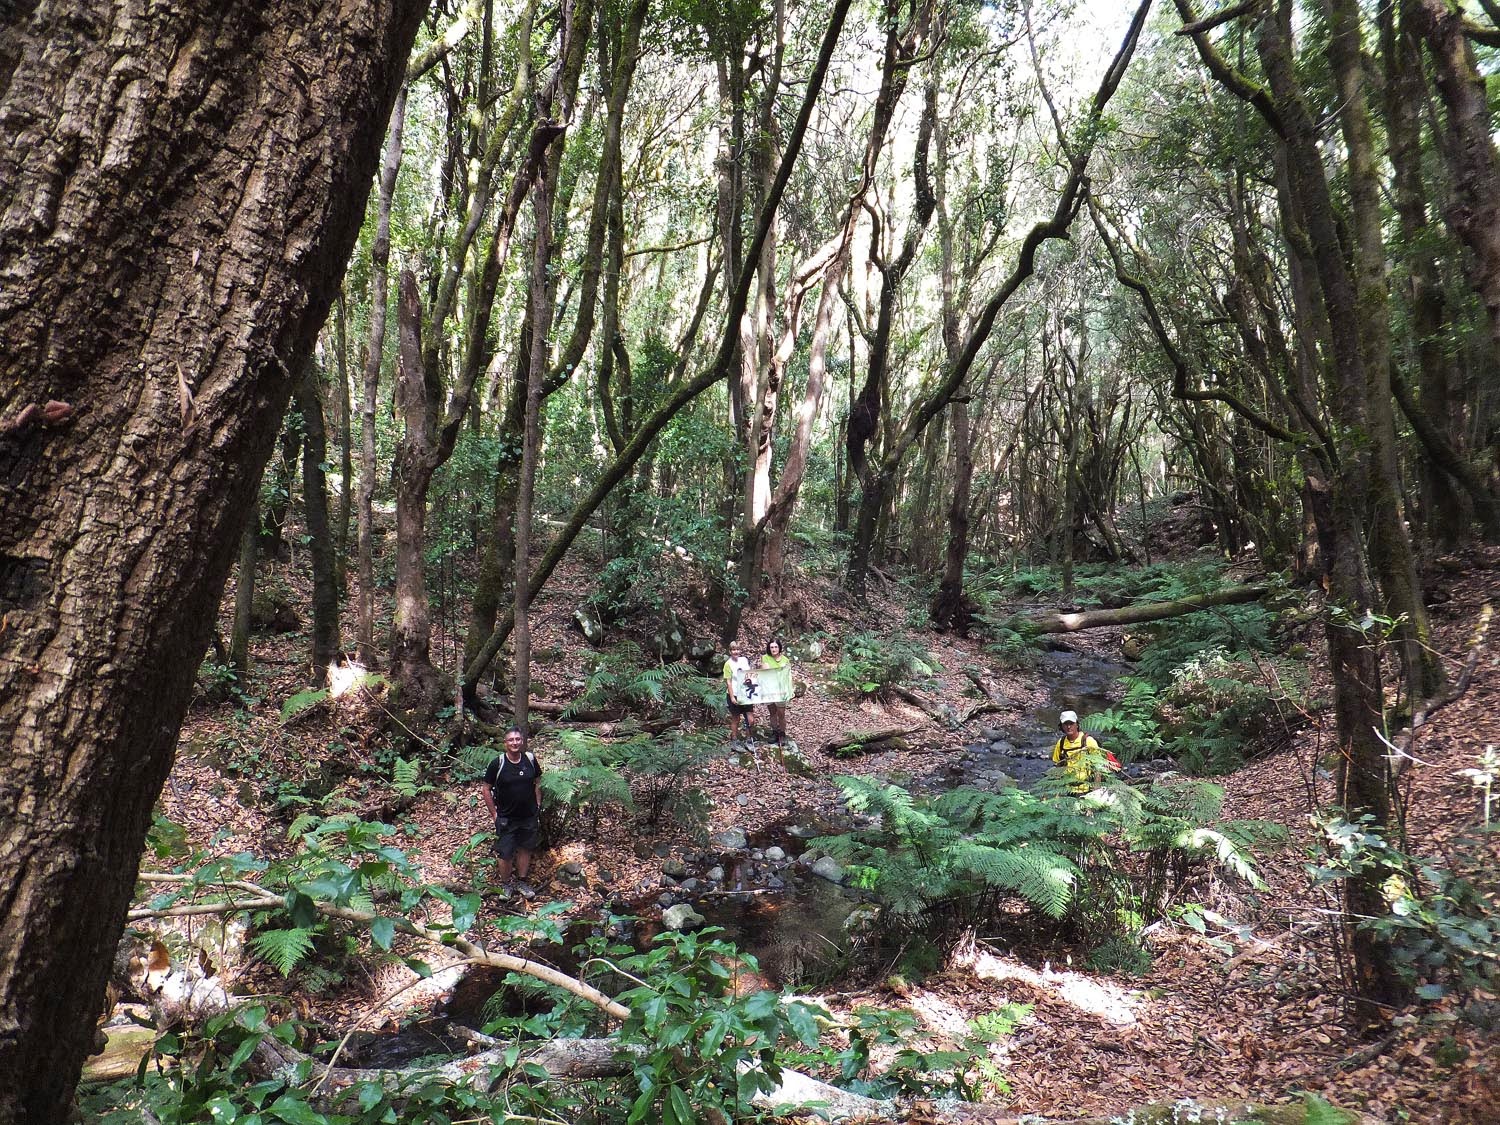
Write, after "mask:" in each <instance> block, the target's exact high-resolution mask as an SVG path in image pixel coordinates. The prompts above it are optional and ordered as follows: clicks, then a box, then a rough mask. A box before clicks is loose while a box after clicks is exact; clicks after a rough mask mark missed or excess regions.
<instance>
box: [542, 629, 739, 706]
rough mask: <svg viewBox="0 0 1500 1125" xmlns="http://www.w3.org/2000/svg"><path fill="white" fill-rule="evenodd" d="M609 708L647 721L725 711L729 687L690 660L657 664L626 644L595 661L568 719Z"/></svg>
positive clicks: (603, 654)
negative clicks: (696, 667)
mask: <svg viewBox="0 0 1500 1125" xmlns="http://www.w3.org/2000/svg"><path fill="white" fill-rule="evenodd" d="M605 710H609V711H622V712H625V713H626V714H634V715H640V716H643V717H655V716H661V715H680V716H683V717H686V716H687V715H690V714H692V713H693V712H695V711H696V712H700V713H701V712H703V711H708V712H710V713H722V711H723V710H724V685H723V683H722V681H720V680H718V679H714V678H711V677H707V676H703V675H701V674H700V673H699V672H698V671H697V669H695V668H694V667H693V666H692V665H691V664H688V663H686V662H684V661H678V662H677V663H675V664H665V665H655V666H653V665H651V664H649V663H647V662H646V660H645V658H644V655H643V654H642V652H641V650H640V648H639V646H637V645H634V644H629V643H627V644H622V645H620V646H618V647H617V648H615V649H614V650H612V651H610V652H607V653H600V654H599V655H598V656H596V657H595V658H594V661H593V666H592V667H591V668H590V670H589V675H588V679H587V681H586V682H585V683H584V688H583V690H582V691H581V692H579V694H578V696H577V697H576V698H575V699H574V700H573V702H572V703H570V704H568V707H567V710H566V711H564V712H563V717H564V718H569V717H571V716H573V715H576V714H579V713H580V712H584V711H605Z"/></svg>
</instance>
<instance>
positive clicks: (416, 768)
mask: <svg viewBox="0 0 1500 1125" xmlns="http://www.w3.org/2000/svg"><path fill="white" fill-rule="evenodd" d="M421 776H422V766H421V764H420V763H418V762H416V761H415V760H413V761H410V762H409V761H407V760H406V759H405V758H397V759H396V764H395V765H394V766H393V767H392V768H391V788H392V789H394V790H395V791H396V792H397V793H399V794H400V795H401V796H403V797H415V796H416V795H417V794H418V793H420V792H421V788H420V787H419V785H418V783H417V781H418V778H420V777H421Z"/></svg>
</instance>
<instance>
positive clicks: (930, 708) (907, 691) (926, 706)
mask: <svg viewBox="0 0 1500 1125" xmlns="http://www.w3.org/2000/svg"><path fill="white" fill-rule="evenodd" d="M886 690H888V691H889V692H890V693H891V694H892V695H894V696H895V697H896V698H897V699H903V700H905V701H906V702H907V703H910V704H911V705H912V706H913V707H915V708H916V709H917V710H918V711H920V712H922V714H924V715H927V716H928V717H929V718H931V719H932V721H933V722H935V723H937V724H939V725H940V726H945V727H946V726H952V725H953V723H954V721H955V720H956V719H957V717H958V716H957V715H956V714H955V713H954V711H953V708H951V707H947V706H945V705H944V704H941V703H934V702H932V701H931V700H930V699H925V698H923V697H922V696H920V695H918V694H917V693H916V692H914V691H912V690H911V688H908V687H902V686H901V685H900V684H891V685H890V686H889V687H888V688H887V689H886Z"/></svg>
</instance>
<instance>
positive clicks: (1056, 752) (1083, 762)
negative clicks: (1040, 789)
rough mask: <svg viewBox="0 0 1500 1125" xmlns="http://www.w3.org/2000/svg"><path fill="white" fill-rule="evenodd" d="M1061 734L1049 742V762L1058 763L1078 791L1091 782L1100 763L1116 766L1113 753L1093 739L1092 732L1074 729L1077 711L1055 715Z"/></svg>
mask: <svg viewBox="0 0 1500 1125" xmlns="http://www.w3.org/2000/svg"><path fill="white" fill-rule="evenodd" d="M1057 723H1058V726H1060V727H1061V728H1062V737H1061V738H1059V739H1058V740H1057V741H1056V742H1054V743H1053V744H1052V764H1053V765H1055V766H1061V767H1062V768H1063V769H1064V770H1065V771H1066V772H1067V774H1068V776H1069V777H1070V778H1071V779H1072V780H1073V786H1074V788H1075V789H1078V790H1079V791H1082V790H1085V789H1087V788H1088V787H1089V786H1090V785H1091V784H1093V782H1094V780H1095V778H1096V776H1097V774H1098V772H1099V766H1100V764H1101V763H1102V764H1104V765H1107V766H1108V767H1109V768H1112V769H1119V766H1118V765H1117V764H1115V760H1114V755H1113V754H1111V753H1110V752H1109V751H1108V750H1105V749H1104V748H1103V747H1102V746H1100V745H1099V743H1097V742H1096V741H1094V736H1093V735H1091V734H1087V733H1085V732H1084V731H1081V730H1079V729H1078V712H1077V711H1064V712H1063V713H1062V714H1061V715H1059V716H1058V717H1057Z"/></svg>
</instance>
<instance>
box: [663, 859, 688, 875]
mask: <svg viewBox="0 0 1500 1125" xmlns="http://www.w3.org/2000/svg"><path fill="white" fill-rule="evenodd" d="M661 873H662V874H663V875H666V876H669V877H670V878H673V879H684V878H686V877H687V864H685V863H683V862H682V860H680V859H668V860H664V861H663V862H662V865H661Z"/></svg>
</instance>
